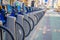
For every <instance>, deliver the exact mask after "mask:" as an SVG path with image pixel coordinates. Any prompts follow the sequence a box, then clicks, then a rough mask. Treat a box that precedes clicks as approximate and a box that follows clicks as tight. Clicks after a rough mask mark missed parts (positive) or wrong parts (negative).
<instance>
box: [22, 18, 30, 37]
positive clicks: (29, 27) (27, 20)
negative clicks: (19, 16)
mask: <svg viewBox="0 0 60 40" xmlns="http://www.w3.org/2000/svg"><path fill="white" fill-rule="evenodd" d="M23 20H24V21H26V22H27V23H28V24H29V32H28V34H27V35H25V37H28V36H29V34H30V32H31V25H30V23H29V21H28V20H26V19H25V18H24V19H23Z"/></svg>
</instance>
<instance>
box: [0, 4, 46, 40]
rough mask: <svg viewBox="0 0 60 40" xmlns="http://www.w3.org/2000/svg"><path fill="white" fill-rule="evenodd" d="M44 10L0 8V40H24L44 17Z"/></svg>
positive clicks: (13, 7)
mask: <svg viewBox="0 0 60 40" xmlns="http://www.w3.org/2000/svg"><path fill="white" fill-rule="evenodd" d="M45 10H46V9H42V8H36V7H27V6H23V7H22V8H21V7H20V6H11V5H9V4H8V5H1V6H0V30H1V31H0V34H1V35H0V38H1V39H0V40H25V38H26V37H28V36H29V34H30V33H31V31H33V29H34V28H35V26H36V25H37V24H38V22H39V21H40V19H41V18H42V17H43V16H44V14H45Z"/></svg>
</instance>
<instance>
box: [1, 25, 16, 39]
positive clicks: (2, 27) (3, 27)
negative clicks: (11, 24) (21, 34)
mask: <svg viewBox="0 0 60 40" xmlns="http://www.w3.org/2000/svg"><path fill="white" fill-rule="evenodd" d="M0 29H3V30H5V31H7V32H8V33H9V34H10V36H11V38H12V40H15V38H14V37H13V35H12V33H11V32H10V31H9V30H8V29H7V28H5V26H0Z"/></svg>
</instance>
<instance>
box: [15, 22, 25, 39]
mask: <svg viewBox="0 0 60 40" xmlns="http://www.w3.org/2000/svg"><path fill="white" fill-rule="evenodd" d="M15 23H16V24H18V25H19V26H20V27H21V28H22V31H23V38H22V40H24V39H25V32H24V29H23V27H22V25H20V24H19V23H18V22H15Z"/></svg>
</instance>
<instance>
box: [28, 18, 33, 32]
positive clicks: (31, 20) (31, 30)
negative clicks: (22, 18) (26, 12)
mask: <svg viewBox="0 0 60 40" xmlns="http://www.w3.org/2000/svg"><path fill="white" fill-rule="evenodd" d="M28 18H29V19H31V21H32V23H33V28H32V29H31V31H32V30H33V29H34V21H33V19H32V18H31V17H28Z"/></svg>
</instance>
